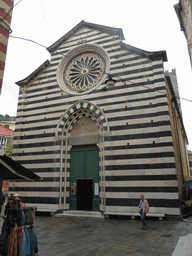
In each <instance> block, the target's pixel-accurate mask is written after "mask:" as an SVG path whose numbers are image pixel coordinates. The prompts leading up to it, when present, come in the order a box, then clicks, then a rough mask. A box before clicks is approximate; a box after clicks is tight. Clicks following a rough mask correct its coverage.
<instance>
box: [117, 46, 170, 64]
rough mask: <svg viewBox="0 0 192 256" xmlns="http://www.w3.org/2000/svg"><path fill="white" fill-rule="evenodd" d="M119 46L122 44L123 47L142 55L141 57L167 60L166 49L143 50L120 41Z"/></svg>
mask: <svg viewBox="0 0 192 256" xmlns="http://www.w3.org/2000/svg"><path fill="white" fill-rule="evenodd" d="M121 46H122V48H123V49H126V50H130V51H132V52H135V53H136V54H140V55H142V56H143V57H147V58H150V59H151V60H163V61H167V53H166V51H155V52H149V51H145V50H142V49H139V48H136V47H134V46H131V45H129V44H125V43H121Z"/></svg>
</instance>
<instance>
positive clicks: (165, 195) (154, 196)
mask: <svg viewBox="0 0 192 256" xmlns="http://www.w3.org/2000/svg"><path fill="white" fill-rule="evenodd" d="M105 196H106V198H126V199H135V198H137V199H138V193H135V192H133V193H131V192H124V193H123V192H105ZM145 198H147V199H179V195H178V193H164V192H158V193H155V192H153V193H150V192H145Z"/></svg>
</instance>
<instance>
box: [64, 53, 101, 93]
mask: <svg viewBox="0 0 192 256" xmlns="http://www.w3.org/2000/svg"><path fill="white" fill-rule="evenodd" d="M104 72H105V61H104V60H103V59H102V57H101V56H99V55H98V54H94V53H83V54H80V55H78V56H77V57H75V58H74V59H73V60H72V61H71V62H70V63H69V64H68V65H67V67H66V70H65V72H64V81H65V83H66V84H67V86H68V87H69V88H70V89H72V90H73V91H77V92H85V91H87V90H89V89H90V88H93V87H95V86H96V84H97V83H98V82H99V81H100V80H101V79H102V77H103V74H104Z"/></svg>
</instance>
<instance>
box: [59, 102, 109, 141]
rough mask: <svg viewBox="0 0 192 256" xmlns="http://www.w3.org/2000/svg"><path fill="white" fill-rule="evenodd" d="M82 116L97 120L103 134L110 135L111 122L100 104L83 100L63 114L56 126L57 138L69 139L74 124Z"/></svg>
mask: <svg viewBox="0 0 192 256" xmlns="http://www.w3.org/2000/svg"><path fill="white" fill-rule="evenodd" d="M82 117H89V118H90V119H91V120H92V121H93V122H95V123H96V125H97V127H98V129H99V133H100V135H101V136H107V135H109V132H110V129H109V123H108V121H107V118H106V116H105V114H104V113H103V111H102V110H101V109H100V108H99V107H98V106H96V105H94V104H92V103H90V102H88V101H85V100H82V101H79V102H77V103H75V104H73V105H72V106H71V107H70V108H69V109H67V110H66V111H65V113H64V114H63V115H62V116H61V118H60V120H59V123H58V125H57V128H56V133H55V137H56V139H57V140H61V139H64V140H67V139H68V138H69V136H70V132H71V130H72V128H73V126H74V124H75V123H76V122H77V121H78V120H80V119H81V118H82Z"/></svg>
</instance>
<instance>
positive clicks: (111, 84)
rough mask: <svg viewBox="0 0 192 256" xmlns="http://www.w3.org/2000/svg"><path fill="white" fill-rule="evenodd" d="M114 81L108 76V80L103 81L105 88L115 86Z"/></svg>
mask: <svg viewBox="0 0 192 256" xmlns="http://www.w3.org/2000/svg"><path fill="white" fill-rule="evenodd" d="M115 83H116V81H115V80H114V79H113V78H112V75H108V79H107V80H106V81H105V84H106V87H108V88H111V87H114V86H115Z"/></svg>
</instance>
